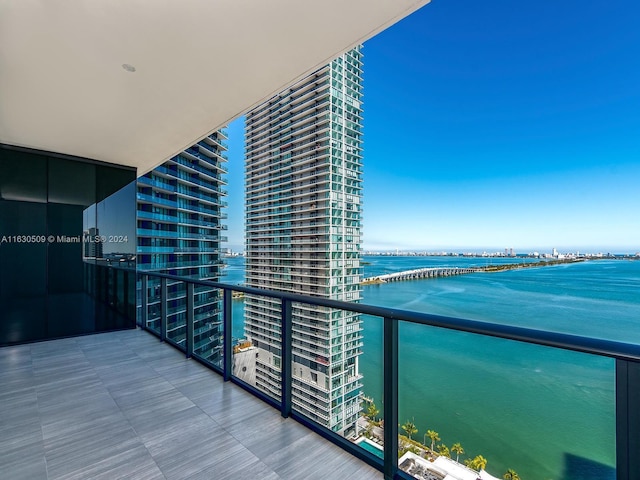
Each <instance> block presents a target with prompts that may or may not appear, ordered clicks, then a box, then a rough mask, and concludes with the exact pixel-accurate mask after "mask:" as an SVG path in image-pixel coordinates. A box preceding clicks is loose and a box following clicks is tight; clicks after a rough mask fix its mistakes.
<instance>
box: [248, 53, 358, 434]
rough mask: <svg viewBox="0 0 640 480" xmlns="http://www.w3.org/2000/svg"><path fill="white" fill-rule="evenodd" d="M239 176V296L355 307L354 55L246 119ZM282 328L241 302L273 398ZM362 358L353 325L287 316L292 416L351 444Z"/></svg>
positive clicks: (262, 384)
mask: <svg viewBox="0 0 640 480" xmlns="http://www.w3.org/2000/svg"><path fill="white" fill-rule="evenodd" d="M245 173H246V178H245V180H246V279H247V285H248V286H251V287H259V288H268V289H274V290H282V291H287V292H295V293H301V294H306V295H314V296H321V297H325V298H330V299H337V300H347V301H354V302H357V301H358V300H359V299H360V281H361V277H362V270H361V267H360V250H361V246H360V245H361V215H362V202H361V200H362V178H361V175H362V54H361V51H360V47H357V48H355V49H353V50H351V51H349V52H347V53H345V54H343V55H341V56H340V57H338V58H337V59H335V60H333V61H332V62H331V63H330V64H329V65H326V66H325V67H323V68H320V69H319V70H317V71H316V72H314V73H312V74H311V75H309V76H308V77H306V78H305V79H304V80H301V81H300V82H298V83H297V84H295V85H293V86H292V87H290V88H288V89H286V90H285V91H283V92H281V93H280V94H278V95H276V96H274V97H273V98H271V99H270V100H269V101H267V102H265V103H264V104H262V105H260V106H259V107H257V108H255V109H254V110H252V111H251V112H249V113H248V114H247V116H246V172H245ZM279 328H280V303H279V302H271V301H268V300H266V299H265V298H264V297H262V298H256V297H252V296H247V298H246V304H245V334H246V336H247V338H248V340H249V341H250V342H251V344H252V346H253V348H254V349H255V350H256V354H255V355H252V358H255V363H256V364H255V380H254V381H255V386H256V387H257V388H258V389H259V390H261V391H263V392H265V393H267V394H268V395H271V396H272V397H275V398H279V396H280V382H279V371H280V366H281V365H280V362H281V358H280V343H279V331H278V329H279ZM361 352H362V327H361V319H360V316H359V315H357V314H354V313H352V312H343V311H338V310H331V309H319V308H316V307H310V306H306V305H304V304H294V305H293V365H292V367H291V369H292V373H293V382H292V389H293V408H294V409H295V410H298V411H299V412H301V413H303V414H304V415H306V416H307V417H309V418H311V419H312V420H314V421H316V422H318V423H319V424H321V425H324V426H326V427H328V428H331V429H332V430H333V431H335V432H338V433H340V434H343V435H349V434H350V433H351V432H352V431H353V430H354V425H355V423H356V420H357V418H358V414H359V412H360V409H361V395H362V392H361V386H362V385H361V382H360V380H361V378H362V376H361V374H360V372H359V368H358V356H359V355H360V354H361ZM243 368H246V365H245V366H244V367H243ZM250 371H252V370H250ZM252 374H253V371H252ZM252 378H253V377H252Z"/></svg>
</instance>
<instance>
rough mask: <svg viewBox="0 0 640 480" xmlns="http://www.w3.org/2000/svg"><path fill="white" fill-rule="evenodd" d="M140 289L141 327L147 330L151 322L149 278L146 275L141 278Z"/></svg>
mask: <svg viewBox="0 0 640 480" xmlns="http://www.w3.org/2000/svg"><path fill="white" fill-rule="evenodd" d="M140 289H141V290H142V291H141V292H140V309H141V312H140V323H141V325H140V326H141V327H142V328H144V329H145V330H146V329H147V322H148V321H149V296H148V295H149V277H148V276H147V275H146V274H144V273H143V274H142V275H141V276H140Z"/></svg>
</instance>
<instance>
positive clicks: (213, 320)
mask: <svg viewBox="0 0 640 480" xmlns="http://www.w3.org/2000/svg"><path fill="white" fill-rule="evenodd" d="M225 139H226V136H225V133H224V132H223V131H217V132H215V133H213V134H211V135H209V136H208V137H206V138H204V139H203V140H201V141H200V142H198V143H197V144H195V145H193V146H192V147H189V148H187V149H186V150H185V151H183V152H181V153H180V154H178V155H176V156H175V157H173V158H172V159H171V160H168V161H167V162H165V163H164V164H163V165H161V166H159V167H157V168H156V169H155V170H153V171H151V172H149V173H147V174H146V175H144V176H142V177H140V178H139V179H138V187H137V234H138V248H137V266H138V269H139V270H145V271H153V272H163V273H169V274H173V275H180V276H184V277H191V278H198V279H202V280H214V281H217V280H219V277H220V270H221V267H222V261H221V245H220V244H221V242H224V241H226V237H223V236H222V235H221V231H222V230H225V229H226V226H225V225H223V224H222V220H224V219H225V218H226V214H224V213H222V209H223V208H224V207H225V206H226V203H225V202H224V201H223V200H222V198H223V197H224V196H226V194H227V192H226V191H225V190H224V189H223V188H222V187H223V185H225V184H226V181H225V179H224V177H223V175H224V174H225V173H226V169H225V166H224V163H225V162H226V161H227V158H226V154H225V152H226V150H227V146H226V144H225V142H224V140H225ZM149 288H150V289H156V290H159V283H158V282H155V283H152V284H150V286H149ZM152 297H153V296H152ZM155 298H157V301H156V303H155V304H154V303H153V302H152V303H151V304H150V305H149V308H150V312H151V314H150V315H149V324H150V325H149V326H150V327H152V328H155V329H159V325H160V318H159V298H158V295H156V296H155ZM168 298H169V303H168V321H167V324H168V330H169V334H170V335H171V338H173V339H175V341H177V342H178V343H183V342H184V341H185V338H186V327H185V324H186V292H185V288H184V284H180V283H175V282H169V286H168ZM221 300H222V299H221V297H220V295H219V292H218V291H216V290H211V289H207V288H203V287H196V291H195V296H194V336H195V338H194V353H196V354H197V355H199V356H201V357H203V358H205V359H206V360H208V361H210V362H212V363H214V364H218V365H219V364H220V363H221V356H222V331H221V326H222V320H221Z"/></svg>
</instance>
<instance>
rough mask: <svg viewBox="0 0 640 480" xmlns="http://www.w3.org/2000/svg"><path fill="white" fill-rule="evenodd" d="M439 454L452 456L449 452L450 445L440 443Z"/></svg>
mask: <svg viewBox="0 0 640 480" xmlns="http://www.w3.org/2000/svg"><path fill="white" fill-rule="evenodd" d="M438 455H442V456H443V457H447V458H451V453H450V452H449V447H447V446H446V445H445V444H444V443H442V444H440V445H438Z"/></svg>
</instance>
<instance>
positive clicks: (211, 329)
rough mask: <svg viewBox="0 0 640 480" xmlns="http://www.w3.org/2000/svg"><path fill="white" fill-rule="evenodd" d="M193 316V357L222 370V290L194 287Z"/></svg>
mask: <svg viewBox="0 0 640 480" xmlns="http://www.w3.org/2000/svg"><path fill="white" fill-rule="evenodd" d="M194 290H195V295H194V301H193V306H194V314H193V355H194V356H196V357H198V358H199V359H201V360H203V361H204V362H206V363H209V364H211V365H213V366H214V367H216V368H218V369H222V363H223V345H224V343H223V342H224V328H223V309H222V296H223V295H222V290H221V289H218V288H213V289H212V288H209V287H205V286H200V285H196V286H195V289H194Z"/></svg>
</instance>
